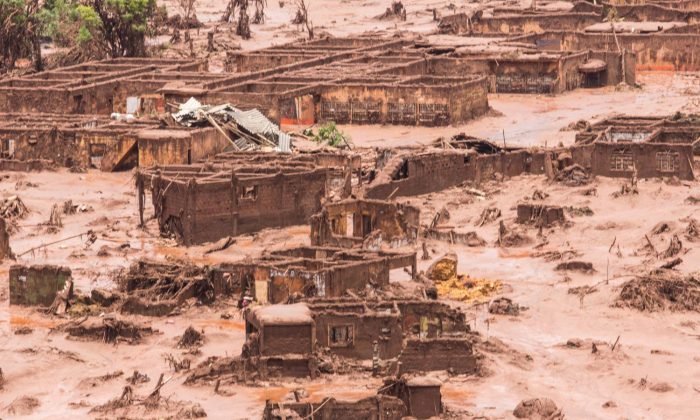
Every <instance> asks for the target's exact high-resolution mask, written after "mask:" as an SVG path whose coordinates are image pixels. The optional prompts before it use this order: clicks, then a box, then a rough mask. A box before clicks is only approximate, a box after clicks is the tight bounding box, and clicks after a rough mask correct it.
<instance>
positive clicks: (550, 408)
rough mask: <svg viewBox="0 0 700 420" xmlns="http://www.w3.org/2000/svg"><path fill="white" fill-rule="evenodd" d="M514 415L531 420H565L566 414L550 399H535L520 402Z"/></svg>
mask: <svg viewBox="0 0 700 420" xmlns="http://www.w3.org/2000/svg"><path fill="white" fill-rule="evenodd" d="M513 415H514V416H515V417H516V418H519V419H529V420H564V414H563V413H562V411H561V409H560V408H558V407H557V405H556V404H555V403H554V401H552V400H550V399H549V398H533V399H530V400H523V401H520V403H519V404H518V406H517V407H515V410H513Z"/></svg>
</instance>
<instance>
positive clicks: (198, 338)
mask: <svg viewBox="0 0 700 420" xmlns="http://www.w3.org/2000/svg"><path fill="white" fill-rule="evenodd" d="M203 343H204V334H202V333H201V332H199V331H197V330H195V329H194V328H192V326H191V325H190V326H189V327H187V329H186V330H185V333H184V334H182V337H180V340H179V341H178V342H177V347H178V348H181V349H183V348H185V349H190V348H193V347H199V346H201V345H202V344H203Z"/></svg>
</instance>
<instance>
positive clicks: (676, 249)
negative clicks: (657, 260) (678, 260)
mask: <svg viewBox="0 0 700 420" xmlns="http://www.w3.org/2000/svg"><path fill="white" fill-rule="evenodd" d="M682 250H683V242H681V240H680V239H679V238H678V235H673V237H671V240H670V241H669V243H668V248H666V250H665V251H664V252H663V253H662V254H661V257H662V258H673V257H675V256H676V255H678V254H679V253H680V252H681V251H682Z"/></svg>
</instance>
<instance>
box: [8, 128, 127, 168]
mask: <svg viewBox="0 0 700 420" xmlns="http://www.w3.org/2000/svg"><path fill="white" fill-rule="evenodd" d="M122 133H123V131H122V130H100V129H97V130H79V129H75V128H58V127H54V128H38V129H31V128H28V129H14V128H5V129H2V128H0V143H1V144H2V145H1V146H0V147H1V148H2V151H3V153H5V154H9V153H10V151H9V150H7V147H6V145H9V144H10V143H9V142H10V141H12V142H13V146H12V148H13V149H14V154H13V156H11V157H12V158H13V159H16V160H36V159H43V160H51V161H53V162H56V164H58V165H61V166H67V167H71V166H81V167H84V168H89V167H95V168H98V169H101V163H100V159H99V157H101V156H102V155H103V154H104V153H105V152H106V151H108V150H113V149H115V148H118V147H119V144H120V137H121V135H122ZM93 158H94V159H93Z"/></svg>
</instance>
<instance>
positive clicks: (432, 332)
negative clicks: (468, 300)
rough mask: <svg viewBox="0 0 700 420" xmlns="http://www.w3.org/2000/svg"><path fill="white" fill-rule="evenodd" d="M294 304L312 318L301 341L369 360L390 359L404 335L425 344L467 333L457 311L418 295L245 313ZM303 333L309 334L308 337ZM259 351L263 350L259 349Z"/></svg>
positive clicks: (311, 303)
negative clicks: (303, 309)
mask: <svg viewBox="0 0 700 420" xmlns="http://www.w3.org/2000/svg"><path fill="white" fill-rule="evenodd" d="M299 307H304V308H306V310H307V311H308V314H310V317H311V318H312V319H313V321H312V322H313V326H312V327H311V328H307V327H306V326H305V327H304V330H303V334H304V337H303V338H300V341H301V342H303V343H307V342H308V341H312V342H313V343H314V345H316V346H320V347H322V348H327V349H328V351H330V352H331V353H332V354H334V355H337V356H341V357H347V358H352V359H362V360H370V359H372V358H373V357H375V356H376V357H378V358H379V359H381V360H389V359H396V358H398V357H399V356H400V355H401V353H402V352H403V349H404V340H405V339H406V338H411V339H417V340H419V341H421V342H424V343H430V342H432V341H435V340H438V339H442V338H451V339H454V340H461V339H464V338H465V337H466V334H467V333H468V332H469V327H468V325H467V324H466V321H465V316H464V314H463V313H462V312H461V311H459V310H456V309H452V308H450V307H449V306H448V305H446V304H444V303H439V302H435V301H428V300H418V299H396V300H386V301H361V300H358V299H356V298H340V299H339V298H311V299H309V300H307V301H306V302H305V303H297V304H294V305H270V306H266V307H263V308H270V309H261V308H254V309H253V310H252V311H251V316H253V315H252V314H254V311H264V310H266V311H269V312H271V313H278V314H284V313H286V309H287V308H289V310H290V314H296V313H298V312H300V310H299V309H298V308H299ZM273 308H274V309H273ZM290 316H291V315H290ZM246 319H249V317H246ZM281 322H282V321H280V323H281ZM285 322H286V321H285ZM247 323H248V321H247ZM253 323H255V322H253ZM246 325H247V324H246ZM285 325H286V324H285ZM304 325H306V324H304ZM280 326H281V325H280ZM295 328H297V327H295ZM246 331H248V329H247V330H246ZM251 331H252V332H257V331H258V330H257V329H255V328H253V329H251ZM299 334H302V333H301V332H299ZM309 334H313V335H314V336H313V337H312V338H308V337H307V335H309ZM427 345H428V346H430V344H427ZM304 347H306V344H304ZM294 349H295V350H294V351H290V352H289V353H298V350H296V347H295V348H294ZM280 351H282V350H280ZM261 353H262V354H265V353H264V351H262V350H261ZM268 355H271V354H268ZM470 355H471V353H470Z"/></svg>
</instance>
